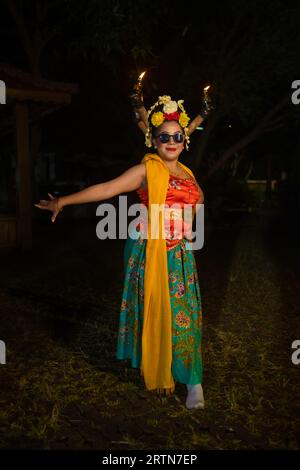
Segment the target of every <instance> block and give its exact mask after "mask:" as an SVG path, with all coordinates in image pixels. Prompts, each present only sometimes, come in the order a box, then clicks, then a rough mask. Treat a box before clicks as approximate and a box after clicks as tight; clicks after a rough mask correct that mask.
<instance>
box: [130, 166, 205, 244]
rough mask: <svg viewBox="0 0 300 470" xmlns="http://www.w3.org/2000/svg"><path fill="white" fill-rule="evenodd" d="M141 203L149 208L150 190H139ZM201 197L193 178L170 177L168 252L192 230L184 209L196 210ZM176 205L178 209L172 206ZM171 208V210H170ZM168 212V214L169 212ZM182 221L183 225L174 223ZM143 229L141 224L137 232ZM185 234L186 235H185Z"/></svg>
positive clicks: (168, 192)
mask: <svg viewBox="0 0 300 470" xmlns="http://www.w3.org/2000/svg"><path fill="white" fill-rule="evenodd" d="M137 193H138V195H139V198H140V202H141V203H142V204H144V205H145V206H146V207H148V190H147V188H139V189H137ZM200 197H201V193H200V191H199V189H198V187H197V183H196V181H195V180H194V179H193V178H192V177H189V178H179V177H178V176H174V175H170V177H169V184H168V190H167V196H166V201H165V205H166V208H167V211H170V223H169V224H168V223H167V222H165V233H166V245H167V250H170V249H171V248H173V247H174V246H176V245H177V244H178V243H180V240H182V238H183V237H185V238H187V239H188V237H187V236H186V235H185V234H186V233H188V229H189V228H191V223H190V222H188V221H186V220H183V208H184V206H185V204H190V205H191V206H192V207H193V208H195V206H196V204H197V202H198V201H199V199H200ZM173 204H176V208H175V209H172V207H171V206H172V205H173ZM168 207H170V209H168ZM167 211H166V214H169V212H167ZM177 220H181V223H178V222H177V223H174V222H175V221H177ZM140 229H141V224H139V225H138V226H137V230H138V231H139V230H140ZM183 234H184V235H183Z"/></svg>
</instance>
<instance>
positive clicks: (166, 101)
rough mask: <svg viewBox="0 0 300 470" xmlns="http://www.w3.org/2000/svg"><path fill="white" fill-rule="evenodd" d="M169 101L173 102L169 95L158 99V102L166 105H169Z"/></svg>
mask: <svg viewBox="0 0 300 470" xmlns="http://www.w3.org/2000/svg"><path fill="white" fill-rule="evenodd" d="M169 101H171V96H169V95H163V96H159V97H158V102H159V103H160V104H166V103H168V102H169Z"/></svg>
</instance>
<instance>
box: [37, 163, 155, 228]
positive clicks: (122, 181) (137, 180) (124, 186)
mask: <svg viewBox="0 0 300 470" xmlns="http://www.w3.org/2000/svg"><path fill="white" fill-rule="evenodd" d="M145 175H146V166H145V164H144V163H140V164H138V165H135V166H133V167H131V168H129V169H128V170H126V171H125V172H124V173H122V175H120V176H118V177H117V178H114V179H112V180H110V181H106V182H105V183H100V184H94V185H93V186H89V187H88V188H85V189H83V190H81V191H78V192H76V193H73V194H68V195H67V196H61V197H59V198H53V196H51V195H50V194H49V196H50V197H51V200H50V201H49V200H48V201H46V200H41V201H40V202H39V203H38V204H34V205H35V206H36V207H38V208H39V209H46V210H50V211H52V212H53V215H52V218H51V220H52V222H54V221H55V219H56V217H57V215H58V214H59V212H60V211H61V210H62V208H63V207H65V206H69V205H72V204H84V203H88V202H96V201H103V200H105V199H110V198H111V197H113V196H117V195H118V194H122V193H126V192H129V191H134V190H135V189H138V188H139V187H140V186H141V184H142V182H143V179H144V178H145Z"/></svg>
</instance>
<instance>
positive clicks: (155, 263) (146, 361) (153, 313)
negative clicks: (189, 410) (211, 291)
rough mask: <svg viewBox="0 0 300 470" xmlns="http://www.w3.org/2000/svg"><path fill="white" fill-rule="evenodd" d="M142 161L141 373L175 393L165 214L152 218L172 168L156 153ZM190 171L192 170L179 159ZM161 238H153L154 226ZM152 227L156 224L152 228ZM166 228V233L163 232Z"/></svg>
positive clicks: (152, 386) (152, 385)
mask: <svg viewBox="0 0 300 470" xmlns="http://www.w3.org/2000/svg"><path fill="white" fill-rule="evenodd" d="M142 162H143V163H145V164H146V173H147V182H148V239H147V247H146V263H145V277H144V315H143V332H142V364H141V374H142V375H143V376H144V381H145V385H146V388H147V389H148V390H154V391H155V390H156V391H157V392H158V393H163V392H165V393H167V394H169V393H172V392H174V390H175V383H174V379H173V377H172V372H171V367H172V312H171V301H170V292H169V278H168V264H167V249H166V240H165V238H163V236H162V234H164V233H165V232H164V223H163V221H164V213H160V214H159V218H153V221H152V220H151V207H152V204H159V205H162V207H164V204H165V201H166V196H167V190H168V183H169V168H168V166H167V165H166V164H165V163H164V161H163V160H162V159H161V158H160V157H159V156H158V155H156V154H153V153H147V154H146V155H145V156H144V158H143V159H142ZM178 163H179V165H181V166H182V167H183V168H184V169H185V170H186V172H187V173H188V174H190V175H191V176H192V177H194V175H193V172H192V171H191V170H190V169H189V168H188V167H187V166H185V165H183V164H182V163H180V162H178ZM157 222H158V232H157V233H158V235H159V236H158V238H154V237H153V238H151V233H154V234H155V233H156V232H155V230H154V232H151V230H153V227H154V225H155V226H156V227H155V228H156V229H157ZM152 226H153V227H152ZM162 230H163V232H162Z"/></svg>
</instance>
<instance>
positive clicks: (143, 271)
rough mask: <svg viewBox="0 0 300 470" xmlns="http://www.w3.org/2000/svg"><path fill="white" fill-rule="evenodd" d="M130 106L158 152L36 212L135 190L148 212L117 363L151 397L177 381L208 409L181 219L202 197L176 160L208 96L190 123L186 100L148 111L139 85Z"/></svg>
mask: <svg viewBox="0 0 300 470" xmlns="http://www.w3.org/2000/svg"><path fill="white" fill-rule="evenodd" d="M131 101H132V105H133V107H134V111H135V115H136V120H137V123H138V125H139V127H140V129H141V130H142V131H143V132H144V133H145V143H146V145H147V146H148V147H152V148H153V152H151V153H147V154H146V155H145V156H144V158H143V159H142V161H141V163H140V164H138V165H135V166H133V167H131V168H130V169H129V170H127V171H125V172H124V173H123V174H122V175H120V176H119V177H117V178H115V179H113V180H110V181H107V182H105V183H101V184H96V185H93V186H90V187H88V188H86V189H83V190H82V191H79V192H76V193H73V194H70V195H67V196H62V197H58V198H54V197H53V196H52V195H51V194H48V195H49V197H50V200H41V201H39V203H38V204H35V206H36V207H38V208H40V209H47V210H50V211H52V218H51V220H52V222H54V221H55V219H56V217H57V215H58V214H59V212H60V211H61V210H62V208H63V207H65V206H67V205H71V204H83V203H88V202H95V201H103V200H105V199H109V198H111V197H113V196H116V195H118V194H122V193H124V192H129V191H134V190H136V191H137V193H138V195H139V197H140V201H141V203H142V204H144V206H146V207H147V208H148V211H147V218H146V219H144V220H142V221H141V222H140V223H139V224H138V226H137V227H136V230H135V236H132V233H129V237H128V239H127V241H126V244H125V250H124V276H125V279H124V288H123V295H122V302H121V311H120V325H119V334H118V343H117V354H116V357H117V358H118V359H130V360H131V365H132V367H136V368H140V371H141V374H142V375H143V377H144V381H145V385H146V388H147V390H151V391H158V392H159V393H162V392H165V393H172V392H173V391H174V390H175V382H176V381H178V382H181V383H184V384H186V386H187V392H188V393H187V398H186V406H187V408H189V409H193V408H204V397H203V388H202V375H203V367H202V305H201V294H200V288H199V283H198V276H197V268H196V263H195V259H194V254H193V252H192V251H191V250H190V249H188V247H187V244H188V243H189V239H188V237H187V236H186V233H187V232H188V230H187V229H188V228H191V223H192V220H188V221H187V220H184V217H183V214H184V212H183V209H184V206H185V205H186V204H189V205H191V206H192V207H193V208H195V207H196V204H197V203H198V204H202V203H203V202H204V196H203V192H202V190H201V188H200V187H199V185H198V183H197V181H196V179H195V177H194V175H193V173H192V171H191V170H190V169H189V168H188V167H187V166H185V165H184V164H183V163H181V162H179V161H178V158H179V156H180V154H181V153H182V151H183V149H184V145H185V146H186V149H188V145H189V137H190V135H191V133H192V132H193V131H194V129H195V128H196V127H197V126H198V125H199V124H200V123H201V122H202V121H203V120H204V119H205V118H206V117H207V115H208V114H209V112H210V110H211V109H212V106H211V104H210V101H209V100H207V96H205V98H204V100H203V101H202V108H201V111H200V113H199V115H198V116H197V117H196V118H195V119H194V120H193V121H192V122H191V123H190V124H189V121H190V118H189V117H188V115H187V113H186V111H185V109H184V106H183V100H179V101H174V100H172V99H171V97H170V96H167V95H164V96H160V97H159V98H158V100H157V101H156V103H155V104H154V105H153V106H152V107H151V108H150V110H149V111H148V112H146V110H145V108H144V105H143V97H142V88H141V81H139V82H138V85H137V86H136V87H135V90H134V93H133V94H132V95H131ZM174 203H175V204H176V208H175V209H173V208H172V206H173V207H174ZM155 205H159V206H160V207H161V206H163V207H164V210H163V214H162V216H161V215H158V216H157V217H154V215H153V214H154V212H151V208H152V207H153V206H155ZM169 206H171V208H169ZM168 209H170V210H168ZM194 214H195V211H194ZM178 221H179V224H178ZM178 226H179V227H180V230H179V232H178ZM153 228H154V229H158V233H159V234H160V235H159V236H158V237H157V236H156V237H153V236H151V235H152V234H153V231H152V230H153ZM154 231H155V230H154ZM183 234H184V235H183Z"/></svg>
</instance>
